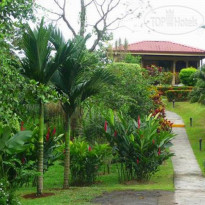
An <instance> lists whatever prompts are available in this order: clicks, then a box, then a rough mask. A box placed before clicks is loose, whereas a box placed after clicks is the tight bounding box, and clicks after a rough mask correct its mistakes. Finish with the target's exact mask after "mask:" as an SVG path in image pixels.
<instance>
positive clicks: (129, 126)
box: [104, 111, 173, 181]
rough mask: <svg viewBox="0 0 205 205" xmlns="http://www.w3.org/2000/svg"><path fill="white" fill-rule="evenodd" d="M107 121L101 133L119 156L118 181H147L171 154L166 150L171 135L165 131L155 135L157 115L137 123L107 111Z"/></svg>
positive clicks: (156, 131) (157, 121) (157, 122)
mask: <svg viewBox="0 0 205 205" xmlns="http://www.w3.org/2000/svg"><path fill="white" fill-rule="evenodd" d="M106 121H107V124H108V125H107V130H105V131H104V132H105V135H106V137H107V139H108V141H109V142H110V145H111V146H112V147H113V149H114V151H115V154H117V156H118V161H119V163H120V168H119V179H120V180H121V181H123V180H132V179H136V180H148V179H149V178H150V177H151V176H152V174H154V173H155V172H156V171H157V170H158V168H159V166H160V165H161V164H162V162H163V161H165V160H167V159H168V158H169V157H171V156H172V155H173V154H172V153H169V151H168V149H167V148H168V147H169V146H171V145H172V144H171V139H172V138H173V134H172V133H170V132H168V131H166V130H162V131H161V132H158V127H159V126H160V124H159V120H158V118H157V116H156V117H152V116H151V115H150V116H148V117H146V118H145V119H143V120H141V119H140V120H138V122H136V121H135V120H133V119H130V118H126V117H124V116H123V115H122V114H114V112H113V111H110V114H109V115H108V116H107V117H106ZM116 133H117V134H116Z"/></svg>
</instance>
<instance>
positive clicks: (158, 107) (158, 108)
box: [151, 90, 172, 131]
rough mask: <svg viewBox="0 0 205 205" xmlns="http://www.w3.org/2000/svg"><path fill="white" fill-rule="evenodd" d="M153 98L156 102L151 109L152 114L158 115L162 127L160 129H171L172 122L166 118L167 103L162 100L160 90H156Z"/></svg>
mask: <svg viewBox="0 0 205 205" xmlns="http://www.w3.org/2000/svg"><path fill="white" fill-rule="evenodd" d="M151 99H152V100H153V104H154V109H153V110H151V113H152V116H153V117H157V119H158V120H159V123H160V127H159V128H158V129H159V130H164V131H171V129H172V123H171V122H170V121H169V120H167V119H166V118H165V117H166V114H165V105H164V103H163V102H162V98H161V94H160V92H158V91H157V90H156V91H155V93H154V94H153V95H152V96H151Z"/></svg>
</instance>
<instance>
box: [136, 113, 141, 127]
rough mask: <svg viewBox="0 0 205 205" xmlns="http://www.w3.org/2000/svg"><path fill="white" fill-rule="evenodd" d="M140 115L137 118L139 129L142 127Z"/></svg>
mask: <svg viewBox="0 0 205 205" xmlns="http://www.w3.org/2000/svg"><path fill="white" fill-rule="evenodd" d="M140 123H141V122H140V116H139V115H138V120H137V124H138V129H140Z"/></svg>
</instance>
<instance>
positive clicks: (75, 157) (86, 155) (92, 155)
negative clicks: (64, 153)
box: [70, 139, 111, 185]
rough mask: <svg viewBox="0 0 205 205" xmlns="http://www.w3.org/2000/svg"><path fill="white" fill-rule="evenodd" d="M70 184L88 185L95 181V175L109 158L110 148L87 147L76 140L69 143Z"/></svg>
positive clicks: (101, 146) (105, 145)
mask: <svg viewBox="0 0 205 205" xmlns="http://www.w3.org/2000/svg"><path fill="white" fill-rule="evenodd" d="M70 155H71V183H72V184H73V185H88V184H92V183H94V182H95V181H96V178H97V174H98V172H99V170H100V168H101V167H102V165H103V164H104V163H105V161H106V159H107V158H109V157H110V156H111V148H110V147H109V146H108V145H107V144H97V143H95V144H94V145H93V146H92V145H89V144H88V143H87V142H86V141H83V140H80V139H76V140H74V141H73V142H71V146H70Z"/></svg>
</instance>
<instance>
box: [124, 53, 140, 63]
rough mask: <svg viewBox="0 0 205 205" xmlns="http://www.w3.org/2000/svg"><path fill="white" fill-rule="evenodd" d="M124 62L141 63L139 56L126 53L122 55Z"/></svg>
mask: <svg viewBox="0 0 205 205" xmlns="http://www.w3.org/2000/svg"><path fill="white" fill-rule="evenodd" d="M124 62H125V63H136V64H140V63H141V56H133V55H132V54H130V53H128V54H126V55H125V56H124Z"/></svg>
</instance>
